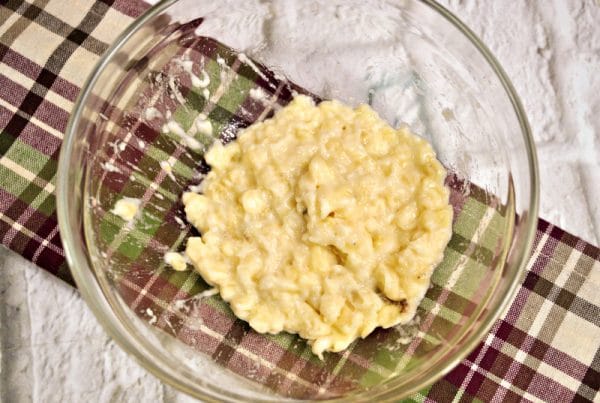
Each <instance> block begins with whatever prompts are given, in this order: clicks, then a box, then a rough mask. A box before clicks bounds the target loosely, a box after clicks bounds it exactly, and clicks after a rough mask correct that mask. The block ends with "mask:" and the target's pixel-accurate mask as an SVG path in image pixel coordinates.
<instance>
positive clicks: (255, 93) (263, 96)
mask: <svg viewBox="0 0 600 403" xmlns="http://www.w3.org/2000/svg"><path fill="white" fill-rule="evenodd" d="M249 94H250V97H251V98H253V99H256V100H257V101H260V102H263V101H266V100H267V93H266V92H264V91H263V89H262V88H260V87H255V88H251V89H250V92H249Z"/></svg>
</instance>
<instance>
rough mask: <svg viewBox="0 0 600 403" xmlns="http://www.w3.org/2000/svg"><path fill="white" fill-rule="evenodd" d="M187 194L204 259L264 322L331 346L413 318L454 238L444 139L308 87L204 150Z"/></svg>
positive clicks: (206, 273) (243, 310) (194, 250)
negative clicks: (319, 96) (319, 97)
mask: <svg viewBox="0 0 600 403" xmlns="http://www.w3.org/2000/svg"><path fill="white" fill-rule="evenodd" d="M205 158H206V162H207V163H208V164H209V165H210V166H211V167H212V170H211V172H210V173H209V174H208V175H207V176H206V178H205V179H204V181H203V183H202V188H201V190H202V192H201V194H198V193H185V194H184V195H183V202H184V204H185V211H186V215H187V218H188V220H189V221H190V222H191V223H192V224H193V225H194V226H195V227H196V228H197V229H198V230H199V231H200V232H201V234H202V237H192V238H190V239H189V240H188V243H187V249H186V254H187V256H188V257H189V258H190V260H191V261H192V263H193V264H194V266H195V268H196V270H197V271H198V272H199V273H200V274H201V275H202V277H203V278H204V279H205V280H206V281H207V282H208V283H210V284H212V285H214V286H215V287H217V288H218V289H219V292H220V294H221V296H222V297H223V299H224V300H226V301H228V302H229V303H230V305H231V308H232V309H233V312H234V313H235V314H236V315H237V316H238V317H239V318H241V319H243V320H246V321H248V322H249V323H250V326H252V327H253V328H254V329H255V330H256V331H258V332H261V333H265V332H268V333H278V332H280V331H282V330H284V331H287V332H291V333H298V334H299V335H300V336H301V337H303V338H305V339H307V340H308V341H309V342H310V343H311V345H312V351H313V352H314V353H315V354H317V355H318V356H319V357H322V353H323V352H324V351H340V350H343V349H345V348H346V347H348V345H349V344H350V343H352V341H354V340H355V339H357V338H358V337H363V338H364V337H366V336H367V335H368V334H369V333H371V332H372V331H373V329H375V328H376V327H378V326H381V327H384V328H388V327H391V326H394V325H397V324H401V323H406V322H408V321H409V320H410V319H411V318H412V317H413V316H414V315H415V313H416V309H417V306H418V304H419V303H420V301H421V299H422V298H423V296H424V295H425V291H426V290H427V288H428V286H429V282H430V277H431V274H432V272H433V269H434V268H435V266H436V265H437V264H438V263H439V262H440V260H441V259H442V256H443V251H444V248H445V246H446V244H447V243H448V240H449V239H450V235H451V223H452V208H451V206H450V205H449V204H448V190H447V189H446V187H445V186H444V178H445V175H446V172H445V170H444V168H443V167H442V165H441V164H440V163H439V162H438V161H437V159H436V157H435V153H434V151H433V149H432V148H431V146H430V145H429V144H428V143H427V142H426V141H425V140H423V139H421V138H419V137H417V136H415V135H413V134H411V133H410V132H409V131H408V130H407V129H405V128H403V129H400V130H395V129H393V128H391V127H390V126H389V125H388V124H387V123H386V122H384V121H383V120H382V119H381V118H380V117H379V116H378V115H377V114H376V113H375V112H374V111H373V110H372V109H371V108H370V107H369V106H366V105H362V106H359V107H358V108H356V109H352V108H350V107H348V106H345V105H343V104H341V103H340V102H337V101H326V102H322V103H320V104H319V105H318V106H315V105H314V103H313V102H312V100H311V99H310V98H308V97H305V96H298V97H296V98H295V99H294V100H293V101H292V102H291V103H290V104H289V105H288V106H286V107H285V108H283V109H281V110H280V111H279V112H278V113H277V114H276V115H275V116H274V117H273V118H272V119H269V120H266V121H264V122H261V123H256V124H254V125H252V126H250V127H249V128H247V129H245V130H244V131H243V132H241V133H240V135H239V137H238V139H237V140H236V141H234V142H232V143H230V144H228V145H226V146H223V145H221V144H220V143H219V142H218V141H217V142H215V144H214V145H213V146H212V147H211V149H210V150H209V151H208V152H207V153H206V155H205Z"/></svg>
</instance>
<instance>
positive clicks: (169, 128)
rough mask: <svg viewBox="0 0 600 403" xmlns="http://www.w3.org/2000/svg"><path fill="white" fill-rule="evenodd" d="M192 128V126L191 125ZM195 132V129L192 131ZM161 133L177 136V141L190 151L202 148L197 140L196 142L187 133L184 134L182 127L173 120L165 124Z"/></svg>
mask: <svg viewBox="0 0 600 403" xmlns="http://www.w3.org/2000/svg"><path fill="white" fill-rule="evenodd" d="M192 126H194V125H192ZM194 130H196V129H194ZM162 131H163V133H169V132H170V133H173V134H175V135H177V136H178V137H179V139H180V140H181V141H182V142H183V143H184V144H186V145H187V146H188V147H190V148H191V149H192V150H199V149H201V148H202V144H200V142H199V141H198V140H196V139H195V138H194V137H192V136H190V135H189V134H188V133H186V132H185V130H183V127H181V125H180V124H179V123H177V122H175V121H174V120H169V121H168V122H167V123H165V124H164V125H163V127H162Z"/></svg>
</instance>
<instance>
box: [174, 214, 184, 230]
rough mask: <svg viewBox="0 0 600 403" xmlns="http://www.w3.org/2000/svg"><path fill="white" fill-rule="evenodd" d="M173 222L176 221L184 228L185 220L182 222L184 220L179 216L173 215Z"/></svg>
mask: <svg viewBox="0 0 600 403" xmlns="http://www.w3.org/2000/svg"><path fill="white" fill-rule="evenodd" d="M175 222H176V223H177V224H179V226H180V227H181V229H184V228H185V222H184V221H183V220H182V219H181V218H179V217H177V216H175Z"/></svg>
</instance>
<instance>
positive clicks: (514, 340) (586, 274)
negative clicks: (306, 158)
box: [0, 0, 600, 401]
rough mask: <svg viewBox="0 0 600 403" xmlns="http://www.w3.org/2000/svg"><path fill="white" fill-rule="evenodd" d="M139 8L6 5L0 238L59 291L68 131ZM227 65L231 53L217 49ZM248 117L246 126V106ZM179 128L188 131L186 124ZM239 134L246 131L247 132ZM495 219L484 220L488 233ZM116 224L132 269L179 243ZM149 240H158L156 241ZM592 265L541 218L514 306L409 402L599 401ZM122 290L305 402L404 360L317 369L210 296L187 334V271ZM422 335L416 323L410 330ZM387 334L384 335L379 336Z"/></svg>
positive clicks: (435, 292) (441, 296) (456, 303)
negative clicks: (87, 82) (145, 255)
mask: <svg viewBox="0 0 600 403" xmlns="http://www.w3.org/2000/svg"><path fill="white" fill-rule="evenodd" d="M144 9H145V6H144V5H143V4H142V3H139V2H128V1H114V2H112V1H95V2H93V1H88V0H85V1H84V0H82V1H77V2H63V1H61V0H41V1H34V2H32V3H25V2H11V1H9V2H6V3H3V4H2V5H0V21H2V23H1V25H0V80H1V83H0V91H1V92H0V128H1V134H0V156H1V158H0V237H1V238H2V243H3V244H4V245H6V246H8V247H9V248H11V249H13V250H15V251H17V252H18V253H20V254H22V255H23V256H25V257H27V258H28V259H30V260H32V261H34V262H35V263H37V264H38V265H40V266H41V267H43V268H45V269H47V270H49V271H50V272H52V273H54V274H57V275H58V276H60V277H62V278H63V279H66V280H67V281H70V275H69V272H68V268H67V267H66V265H65V261H64V254H63V252H62V248H61V244H60V238H59V236H58V232H57V226H56V213H55V204H54V203H55V202H54V186H55V170H56V163H57V158H58V150H59V147H60V142H61V139H62V133H63V131H64V129H65V125H66V121H67V119H68V115H69V112H70V110H71V108H72V106H73V101H74V99H75V97H76V95H77V92H78V90H79V88H80V87H81V85H82V84H83V80H84V79H85V77H86V75H87V74H88V72H89V70H90V68H91V66H93V64H94V62H95V61H96V60H97V59H98V57H99V55H101V54H102V52H103V51H104V50H105V49H106V48H107V46H108V44H109V43H110V42H111V41H112V40H114V38H115V37H116V35H117V34H118V33H119V32H120V31H121V30H122V29H123V28H124V27H125V26H126V25H127V24H128V23H129V22H130V21H131V20H132V18H133V17H135V16H136V15H139V13H141V12H142V11H143V10H144ZM215 47H218V45H215V46H214V47H210V46H208V48H207V49H204V50H203V52H204V53H203V54H204V55H205V56H207V60H208V61H209V62H210V61H211V60H212V59H214V56H215V53H214V52H215ZM222 54H223V55H224V56H227V55H228V54H227V51H226V50H225V49H222ZM229 56H231V55H229ZM211 57H212V59H211ZM231 60H233V59H231ZM231 60H227V62H228V63H229V62H230V61H231ZM213 61H214V60H213ZM243 70H244V69H243V68H240V70H239V72H240V75H242V76H246V77H250V76H252V75H253V74H254V73H252V71H247V72H244V71H243ZM254 75H255V74H254ZM253 80H254V81H252V80H249V81H244V80H243V79H241V80H237V81H236V82H237V84H236V85H239V86H240V88H238V90H239V91H248V90H249V89H250V88H252V86H253V85H254V84H255V81H256V77H254V78H253ZM214 85H219V83H218V80H216V79H215V80H214ZM213 90H214V89H213V88H211V92H212V91H213ZM298 90H299V89H298ZM279 91H280V92H279V93H278V97H279V98H281V99H282V100H285V99H286V97H289V92H288V93H287V94H282V92H285V89H284V88H279ZM189 95H190V96H192V97H193V96H194V94H193V93H192V94H189ZM226 101H227V102H225V101H223V102H221V101H219V102H218V103H217V104H218V105H212V106H211V105H207V104H206V103H203V101H202V100H201V97H197V98H194V102H197V103H198V105H197V106H198V109H202V108H210V110H209V111H207V112H208V115H209V116H210V117H211V119H213V122H218V121H219V119H221V120H229V119H231V116H229V115H230V114H231V109H235V108H238V107H239V106H240V104H244V100H237V101H236V102H235V105H234V106H232V105H231V104H232V103H234V102H233V101H231V100H226ZM230 101H231V102H230ZM165 102H167V103H168V102H170V101H169V100H166V101H165ZM228 102H229V104H228ZM163 106H164V105H163ZM244 106H245V107H246V108H247V109H248V110H250V114H252V108H253V104H252V103H250V104H244ZM255 112H256V113H258V114H259V113H260V111H255ZM181 119H182V120H185V116H181ZM238 123H239V125H240V126H243V125H245V124H247V123H249V122H244V121H240V122H238ZM221 129H224V128H221ZM134 132H135V133H136V134H139V137H140V138H141V137H143V136H146V137H144V138H145V139H146V141H147V142H148V143H149V144H152V135H153V133H155V132H156V128H152V127H149V126H143V125H139V126H138V127H137V128H136V131H134ZM117 148H118V147H117ZM148 148H150V149H151V150H152V147H148ZM134 151H135V150H129V148H127V151H126V153H129V155H130V156H131V155H137V158H138V160H139V161H138V162H139V163H140V164H141V165H143V164H154V163H157V161H156V160H155V159H154V160H153V158H147V159H144V158H143V153H139V150H137V151H138V153H137V154H136V153H135V152H134ZM154 151H156V153H158V152H159V151H161V150H159V149H158V148H157V149H156V150H154ZM147 152H150V151H147ZM177 152H178V151H177V149H172V150H170V155H177V158H178V159H179V160H180V161H182V162H181V163H180V164H175V166H174V169H173V176H174V177H179V176H181V177H185V178H187V177H188V176H190V173H189V172H188V171H186V169H185V158H186V156H185V155H183V154H181V155H180V154H177ZM115 160H118V156H115ZM192 162H193V161H190V163H192ZM107 176H108V178H107V182H106V183H107V184H108V186H111V185H113V186H118V192H119V193H123V194H125V192H128V193H127V195H131V196H138V195H137V194H135V192H136V191H140V189H142V188H135V186H132V187H131V188H126V189H124V188H123V186H121V185H119V183H120V182H119V181H118V180H117V179H118V175H114V179H115V180H114V181H113V182H111V175H107ZM140 179H142V178H140ZM160 180H161V181H165V183H164V185H163V184H161V189H166V190H165V191H164V196H161V197H163V198H166V199H167V200H168V199H169V197H172V196H173V195H172V194H170V193H169V191H168V190H169V182H168V181H169V180H170V179H169V178H166V177H165V175H164V174H163V175H162V176H161V177H160ZM165 196H166V197H165ZM482 206H485V207H482ZM159 207H160V206H159ZM488 210H491V209H488V208H487V206H486V201H485V200H483V199H482V198H481V197H478V195H477V193H476V192H475V193H474V194H473V195H471V196H470V197H469V199H468V200H466V201H464V202H463V203H462V204H461V208H460V209H458V211H457V221H456V223H455V228H454V232H455V233H454V237H453V240H452V241H451V244H450V248H449V250H450V252H449V254H450V255H452V254H455V255H456V256H462V255H467V249H468V250H469V252H468V253H471V254H476V255H477V257H478V259H486V258H487V257H486V256H487V255H486V254H487V253H489V252H488V251H489V248H486V247H485V246H486V245H485V239H483V240H481V242H480V243H478V244H477V245H476V246H477V247H475V248H474V250H471V249H473V248H468V247H466V246H465V245H469V243H468V242H464V241H465V240H466V241H469V240H470V239H471V237H472V235H473V234H472V233H470V232H469V231H470V229H469V228H470V222H471V221H470V220H472V219H473V216H474V215H475V216H477V215H478V214H481V215H482V216H484V215H486V212H487V211H488ZM463 212H464V213H463ZM154 213H155V214H159V212H158V211H155V212H154ZM168 214H169V212H168V211H167V213H166V215H164V214H163V216H162V217H166V218H167V220H165V221H166V222H168V221H169V220H168V218H169V217H170V216H168ZM492 214H495V213H494V212H493V213H492ZM495 217H497V216H496V215H490V221H491V222H492V224H490V228H492V229H493V222H494V219H495ZM170 218H171V219H172V218H173V217H170ZM479 218H480V217H476V218H475V219H476V220H478V219H479ZM121 224H122V222H119V221H118V217H115V216H113V215H111V214H105V216H104V218H103V219H102V220H101V221H99V225H100V227H99V228H98V234H100V235H99V236H100V237H103V240H104V241H106V242H107V243H108V244H109V246H113V249H114V254H115V258H116V259H123V260H127V259H129V261H132V262H135V260H136V259H137V258H138V257H139V256H140V254H141V253H142V252H143V249H144V247H146V246H147V245H148V244H150V243H152V242H153V241H156V240H157V239H158V240H160V241H161V242H163V243H164V244H168V245H169V246H172V245H174V244H176V243H177V242H179V243H180V242H181V240H177V239H168V236H166V235H165V236H163V235H161V231H162V230H163V229H164V227H161V225H160V224H159V223H158V221H153V220H152V216H151V215H148V219H147V221H146V222H145V223H144V224H146V227H145V228H146V230H145V231H146V232H140V233H137V234H136V232H135V231H132V232H131V233H130V234H128V235H127V236H126V237H125V238H123V239H119V237H118V236H117V235H118V233H119V230H118V228H119V226H121ZM148 228H151V230H152V231H153V232H152V236H151V237H148V233H147V231H148ZM157 234H158V235H157ZM483 238H485V234H483ZM116 239H119V241H118V242H117V241H115V240H116ZM153 245H154V244H153ZM479 246H481V247H479ZM450 260H451V259H450ZM599 261H600V252H599V250H598V249H597V248H595V247H593V246H591V245H589V244H586V243H585V242H583V241H581V240H579V239H577V238H576V237H573V236H572V235H570V234H567V233H565V232H564V231H562V230H560V229H559V228H557V227H554V226H553V225H551V224H549V223H547V222H545V221H543V220H540V222H539V225H538V231H537V235H536V240H535V244H534V247H533V253H532V257H531V259H530V261H529V264H528V267H527V272H526V276H525V277H524V281H523V283H522V284H521V287H520V289H519V291H518V294H517V296H516V298H515V299H514V301H513V303H512V304H511V306H510V307H509V308H508V309H507V310H506V312H504V314H503V316H502V318H501V319H499V320H498V321H497V322H496V323H495V325H494V327H493V328H492V331H491V332H490V334H489V335H488V336H487V337H486V338H485V339H484V341H483V342H482V343H481V345H480V346H479V347H478V348H477V349H476V350H475V351H473V352H472V353H471V355H470V356H469V357H468V358H467V359H466V360H465V361H463V362H462V363H461V364H459V365H458V366H457V367H456V368H455V369H454V370H453V371H452V372H450V373H449V374H448V375H447V376H445V377H444V378H443V379H442V380H440V381H438V382H436V383H435V384H433V385H431V386H430V387H428V388H427V389H426V390H423V391H421V392H420V393H419V394H417V395H415V396H413V397H412V399H413V400H415V401H424V400H427V401H449V400H453V399H455V400H457V401H458V400H467V401H473V400H481V401H489V400H493V401H503V400H507V401H514V400H522V399H525V400H532V401H536V400H538V401H539V400H546V401H570V400H574V401H594V400H597V399H599V394H598V391H599V389H600V348H599V347H600V298H599V296H598V293H597V290H598V289H599V286H600V263H599ZM451 263H452V262H451V261H450V263H448V266H447V267H446V266H443V265H442V267H441V268H440V269H438V271H437V276H438V280H439V284H442V285H443V284H444V281H442V280H444V279H445V278H444V276H446V275H449V273H450V269H451V268H452V267H453V266H452V264H451ZM190 279H191V280H193V281H190ZM119 282H120V284H121V285H122V287H123V295H124V298H125V299H126V300H128V302H129V303H130V306H131V307H132V308H133V309H136V311H137V312H141V313H142V314H146V313H149V315H150V316H151V318H150V322H151V323H152V322H154V324H155V325H156V326H158V327H160V328H162V329H163V330H165V331H167V332H171V333H173V334H174V335H176V336H177V337H179V338H180V339H181V340H182V341H184V342H186V343H188V344H190V345H193V346H194V347H195V348H197V349H199V350H201V351H203V352H204V353H206V354H210V356H211V357H212V358H213V359H214V360H215V361H217V362H220V363H221V364H223V365H224V366H226V367H228V368H230V369H232V370H233V371H236V372H239V373H242V374H245V373H248V372H249V371H254V373H255V381H257V382H260V383H263V384H264V385H266V386H268V387H271V388H272V389H276V390H278V391H281V392H284V393H287V394H291V395H296V396H305V397H311V396H313V395H311V393H313V389H314V386H315V385H317V391H316V392H317V393H318V392H319V389H324V388H330V389H331V390H335V389H336V388H338V390H343V389H344V388H346V387H352V385H348V382H350V381H349V379H357V378H358V379H360V382H361V384H363V385H369V384H372V383H375V382H377V379H378V377H381V376H382V374H385V372H386V371H388V370H389V368H388V367H389V363H390V362H391V361H392V359H394V358H395V359H396V361H397V357H398V354H400V353H402V354H404V353H405V350H403V348H400V349H399V351H400V352H388V353H387V354H381V356H378V357H377V359H376V360H375V361H374V362H373V363H371V362H365V360H364V357H366V356H368V355H369V354H371V352H370V351H369V345H368V343H362V344H361V343H358V344H357V345H355V346H353V348H352V350H351V351H349V352H348V353H347V354H340V355H331V356H329V357H328V358H326V360H325V362H324V363H322V362H319V361H318V360H315V359H314V357H311V356H310V354H309V353H308V352H307V350H306V346H305V344H304V343H302V342H301V341H299V340H298V339H297V338H293V337H291V336H289V335H288V336H289V337H288V336H285V335H283V336H280V337H273V338H267V337H262V336H261V337H258V336H257V335H256V334H255V333H253V332H249V331H248V329H247V327H245V325H244V324H243V323H240V322H239V321H235V319H234V318H233V317H232V316H231V312H230V311H228V310H227V307H226V306H225V304H223V303H222V301H220V300H219V299H218V297H212V298H210V299H208V301H207V302H206V303H205V304H202V305H201V308H202V310H203V312H200V313H199V315H200V317H201V318H203V320H204V325H203V326H205V327H207V328H206V329H203V328H202V327H198V326H195V327H194V326H189V323H188V322H187V321H189V320H190V318H192V319H194V318H193V317H192V315H190V314H189V312H184V315H182V313H181V312H180V311H176V310H174V309H172V305H173V301H183V300H184V299H185V298H187V297H189V296H194V295H197V294H198V293H201V292H202V284H201V281H200V280H199V279H197V278H194V274H193V273H191V274H190V273H174V272H171V271H167V270H163V269H161V270H159V271H158V272H157V273H148V272H143V271H138V272H136V271H135V270H132V271H131V272H129V273H126V275H124V276H122V277H121V278H119ZM436 284H437V283H436V281H435V279H434V287H433V289H432V292H431V293H428V297H427V298H426V301H425V308H424V309H425V311H424V313H425V314H427V313H428V312H431V311H433V309H434V308H435V306H436V303H437V304H441V303H443V304H444V307H446V308H448V307H450V308H452V309H453V311H452V312H454V313H456V312H460V313H461V314H465V313H466V312H467V311H468V309H470V307H469V305H468V301H467V302H466V301H465V299H464V297H463V298H461V295H463V293H461V292H456V293H447V292H445V289H444V288H443V287H442V286H440V287H438V288H436V287H435V285H436ZM464 292H467V291H464ZM427 304H430V306H427ZM207 312H208V313H207ZM452 312H450V313H446V314H444V315H441V314H440V315H437V316H435V315H434V316H432V320H436V319H438V318H439V319H443V320H451V318H452V315H453V314H452ZM425 316H426V315H425ZM426 325H427V320H424V321H423V323H421V324H419V325H418V326H426ZM387 336H388V334H387V333H386V332H383V331H382V332H379V333H378V334H377V336H376V337H380V338H382V339H384V338H385V337H387ZM409 346H410V345H409ZM257 362H258V363H259V364H258V365H255V364H256V363H257ZM346 375H347V376H346ZM317 396H318V395H317Z"/></svg>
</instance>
